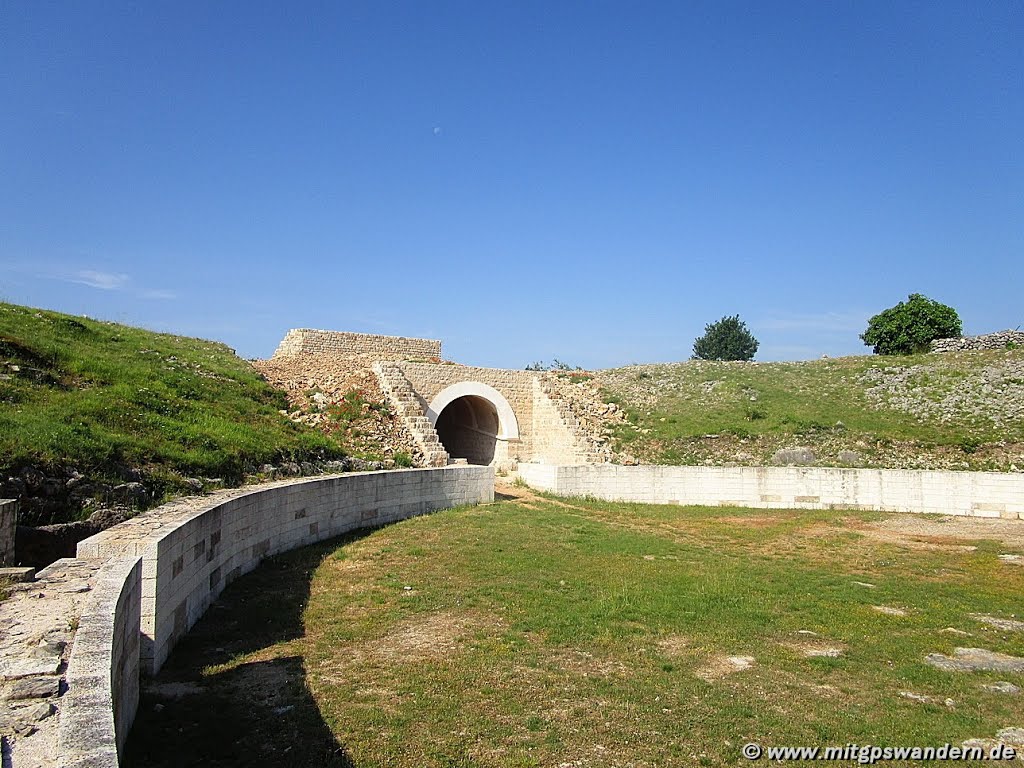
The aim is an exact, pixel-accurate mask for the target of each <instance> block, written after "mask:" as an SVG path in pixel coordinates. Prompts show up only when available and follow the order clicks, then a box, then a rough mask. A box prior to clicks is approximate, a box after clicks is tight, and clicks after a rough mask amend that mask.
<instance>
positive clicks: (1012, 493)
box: [519, 464, 1024, 520]
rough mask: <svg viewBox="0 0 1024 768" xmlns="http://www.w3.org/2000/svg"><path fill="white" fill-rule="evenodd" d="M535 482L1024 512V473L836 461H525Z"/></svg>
mask: <svg viewBox="0 0 1024 768" xmlns="http://www.w3.org/2000/svg"><path fill="white" fill-rule="evenodd" d="M519 474H520V476H521V477H522V478H523V480H525V481H526V482H527V484H529V485H530V486H532V487H534V488H537V489H540V490H545V491H551V492H552V493H557V494H561V495H565V496H594V497H595V498H599V499H605V500H608V501H627V502H639V503H647V504H695V505H704V506H730V507H753V508H762V509H764V508H768V509H864V510H879V511H886V512H921V513H932V514H941V515H967V516H973V517H997V518H1004V519H1010V520H1017V519H1024V475H1021V474H1005V473H1001V472H934V471H927V470H899V469H837V468H832V467H669V466H652V465H648V466H635V467H625V466H618V465H611V464H604V465H600V466H593V465H592V466H560V467H556V466H544V465H540V464H522V465H520V467H519Z"/></svg>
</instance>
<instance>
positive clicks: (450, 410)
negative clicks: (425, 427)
mask: <svg viewBox="0 0 1024 768" xmlns="http://www.w3.org/2000/svg"><path fill="white" fill-rule="evenodd" d="M427 418H428V419H430V422H431V424H433V425H434V429H435V430H436V431H437V436H438V438H439V439H440V441H441V445H443V446H444V449H445V451H447V452H448V456H449V457H450V458H452V459H466V460H467V461H468V462H469V463H470V464H493V465H495V466H504V465H505V464H507V463H508V461H509V459H510V458H511V454H510V451H509V441H514V442H516V443H518V440H519V420H518V419H517V418H516V414H515V412H514V411H513V410H512V406H511V404H510V403H509V402H508V400H506V399H505V396H504V395H502V394H501V393H500V392H499V391H498V390H496V389H495V388H494V387H492V386H490V385H488V384H484V383H482V382H479V381H462V382H459V383H458V384H452V385H450V386H448V387H445V388H444V389H443V390H441V391H440V392H439V393H438V394H437V395H436V396H435V397H434V399H433V400H431V402H430V405H429V406H428V407H427Z"/></svg>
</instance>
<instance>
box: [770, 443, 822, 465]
mask: <svg viewBox="0 0 1024 768" xmlns="http://www.w3.org/2000/svg"><path fill="white" fill-rule="evenodd" d="M816 460H817V457H816V456H815V455H814V451H812V450H811V449H810V448H807V447H803V446H801V447H797V448H783V449H781V450H778V451H776V452H775V453H774V455H773V456H772V464H778V465H786V464H813V463H814V462H815V461H816Z"/></svg>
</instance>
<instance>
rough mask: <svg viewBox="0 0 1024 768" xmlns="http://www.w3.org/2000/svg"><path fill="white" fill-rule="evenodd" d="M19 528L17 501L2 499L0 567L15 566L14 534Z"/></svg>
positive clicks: (0, 513)
mask: <svg viewBox="0 0 1024 768" xmlns="http://www.w3.org/2000/svg"><path fill="white" fill-rule="evenodd" d="M17 527H18V502H17V500H16V499H0V566H10V565H14V532H15V530H16V529H17Z"/></svg>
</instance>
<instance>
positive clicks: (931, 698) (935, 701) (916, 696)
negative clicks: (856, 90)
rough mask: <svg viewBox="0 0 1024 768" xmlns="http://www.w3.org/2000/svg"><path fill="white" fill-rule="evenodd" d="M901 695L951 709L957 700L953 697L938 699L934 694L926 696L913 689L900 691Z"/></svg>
mask: <svg viewBox="0 0 1024 768" xmlns="http://www.w3.org/2000/svg"><path fill="white" fill-rule="evenodd" d="M900 696H902V697H903V698H904V699H910V700H911V701H917V702H920V703H921V704H936V705H942V706H944V707H949V708H950V709H952V708H953V707H955V706H956V702H955V701H953V699H937V698H935V697H934V696H925V695H924V694H923V693H914V692H913V691H900Z"/></svg>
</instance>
